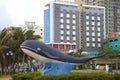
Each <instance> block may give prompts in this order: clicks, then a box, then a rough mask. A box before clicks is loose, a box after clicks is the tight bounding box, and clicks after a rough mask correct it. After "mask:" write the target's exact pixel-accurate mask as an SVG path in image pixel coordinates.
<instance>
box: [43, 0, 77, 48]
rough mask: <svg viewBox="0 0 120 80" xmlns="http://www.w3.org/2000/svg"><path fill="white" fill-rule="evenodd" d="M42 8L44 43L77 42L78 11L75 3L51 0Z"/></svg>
mask: <svg viewBox="0 0 120 80" xmlns="http://www.w3.org/2000/svg"><path fill="white" fill-rule="evenodd" d="M46 7H47V9H46V10H44V42H45V43H68V44H69V43H70V44H76V48H78V43H79V36H78V34H79V27H78V26H79V17H78V16H79V15H78V14H79V13H78V8H77V4H74V3H70V2H61V1H53V2H50V3H49V4H47V5H46Z"/></svg>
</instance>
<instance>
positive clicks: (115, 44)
mask: <svg viewBox="0 0 120 80" xmlns="http://www.w3.org/2000/svg"><path fill="white" fill-rule="evenodd" d="M107 40H108V43H107V44H108V47H110V48H112V49H113V50H120V32H114V33H111V34H108V35H107Z"/></svg>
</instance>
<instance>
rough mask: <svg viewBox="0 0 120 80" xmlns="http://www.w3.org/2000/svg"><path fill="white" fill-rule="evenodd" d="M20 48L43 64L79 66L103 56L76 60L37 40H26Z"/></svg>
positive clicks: (76, 58)
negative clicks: (73, 64) (55, 63)
mask: <svg viewBox="0 0 120 80" xmlns="http://www.w3.org/2000/svg"><path fill="white" fill-rule="evenodd" d="M20 48H21V49H22V50H23V52H24V53H26V54H27V55H29V56H31V57H33V58H35V59H37V60H40V61H41V62H43V63H48V62H57V63H59V62H67V63H75V64H76V63H77V64H80V63H85V62H87V61H89V60H92V59H94V58H99V57H102V56H104V55H105V54H103V55H99V56H85V57H80V58H78V57H74V56H71V55H66V54H63V53H62V52H60V51H59V50H57V49H55V48H51V47H50V46H48V45H46V44H44V43H43V42H40V41H38V40H26V41H24V42H23V43H22V44H21V45H20Z"/></svg>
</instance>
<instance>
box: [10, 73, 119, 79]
mask: <svg viewBox="0 0 120 80" xmlns="http://www.w3.org/2000/svg"><path fill="white" fill-rule="evenodd" d="M12 77H13V80H120V74H119V73H104V72H94V73H80V72H71V73H70V74H61V75H41V74H40V73H30V72H29V73H18V74H14V75H13V76H12Z"/></svg>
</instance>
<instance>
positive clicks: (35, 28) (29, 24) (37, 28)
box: [24, 21, 44, 41]
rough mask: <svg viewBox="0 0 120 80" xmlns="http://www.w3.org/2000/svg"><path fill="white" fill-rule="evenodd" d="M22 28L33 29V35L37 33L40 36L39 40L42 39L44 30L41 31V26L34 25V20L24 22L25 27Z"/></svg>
mask: <svg viewBox="0 0 120 80" xmlns="http://www.w3.org/2000/svg"><path fill="white" fill-rule="evenodd" d="M24 30H33V31H35V32H34V35H39V36H40V37H41V39H40V41H44V34H43V33H44V31H43V27H42V26H39V25H36V24H35V22H34V21H33V22H30V21H26V22H25V27H24Z"/></svg>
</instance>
